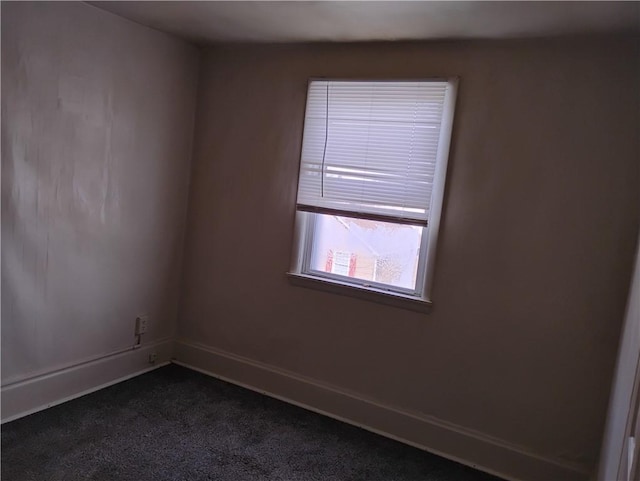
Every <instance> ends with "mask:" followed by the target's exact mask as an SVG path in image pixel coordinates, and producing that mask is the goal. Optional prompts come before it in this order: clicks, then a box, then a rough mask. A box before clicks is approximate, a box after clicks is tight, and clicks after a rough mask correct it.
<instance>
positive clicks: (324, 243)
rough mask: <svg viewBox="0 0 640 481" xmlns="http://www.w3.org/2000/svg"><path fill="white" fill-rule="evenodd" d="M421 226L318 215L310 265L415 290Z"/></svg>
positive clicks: (325, 271) (356, 277)
mask: <svg viewBox="0 0 640 481" xmlns="http://www.w3.org/2000/svg"><path fill="white" fill-rule="evenodd" d="M422 231H423V229H422V227H419V226H412V225H404V224H394V223H391V222H382V221H374V220H367V219H356V218H353V217H343V216H337V215H325V214H316V216H315V226H314V237H313V246H312V252H311V262H310V268H311V270H313V271H316V272H318V273H330V274H337V275H340V276H345V277H350V278H354V279H360V280H363V281H371V283H372V284H374V283H380V284H388V285H391V286H395V287H399V288H402V289H409V290H414V289H415V287H416V276H417V273H418V265H419V258H420V244H421V241H422Z"/></svg>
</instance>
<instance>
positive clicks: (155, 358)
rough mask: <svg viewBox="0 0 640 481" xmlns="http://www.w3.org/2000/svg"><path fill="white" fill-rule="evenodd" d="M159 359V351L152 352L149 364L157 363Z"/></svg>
mask: <svg viewBox="0 0 640 481" xmlns="http://www.w3.org/2000/svg"><path fill="white" fill-rule="evenodd" d="M157 360H158V354H157V353H155V352H152V353H151V354H149V364H155V363H156V361H157Z"/></svg>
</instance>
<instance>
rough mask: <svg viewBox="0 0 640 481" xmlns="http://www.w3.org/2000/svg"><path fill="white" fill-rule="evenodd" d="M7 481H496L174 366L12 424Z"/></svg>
mask: <svg viewBox="0 0 640 481" xmlns="http://www.w3.org/2000/svg"><path fill="white" fill-rule="evenodd" d="M1 474H2V480H3V481H31V480H38V481H44V480H47V481H58V480H59V481H74V480H100V481H102V480H109V481H111V480H122V481H127V480H134V481H165V480H167V481H168V480H176V481H177V480H180V481H200V480H220V481H243V480H282V481H314V480H323V481H324V480H332V481H338V480H340V481H346V480H352V481H356V480H357V481H391V480H394V481H400V480H402V481H405V480H407V481H409V480H411V481H414V480H415V481H453V480H456V481H498V480H497V478H494V477H492V476H489V475H486V474H483V473H481V472H479V471H475V470H473V469H471V468H467V467H464V466H462V465H459V464H457V463H454V462H451V461H447V460H445V459H442V458H440V457H437V456H433V455H430V454H428V453H425V452H422V451H420V450H418V449H415V448H412V447H409V446H405V445H403V444H400V443H398V442H395V441H392V440H389V439H386V438H384V437H382V436H378V435H375V434H372V433H369V432H367V431H364V430H362V429H358V428H356V427H353V426H349V425H347V424H344V423H341V422H338V421H335V420H332V419H329V418H326V417H324V416H320V415H318V414H314V413H311V412H309V411H305V410H304V409H301V408H297V407H295V406H291V405H289V404H286V403H284V402H280V401H277V400H275V399H271V398H269V397H266V396H262V395H260V394H257V393H254V392H251V391H248V390H245V389H242V388H240V387H237V386H233V385H231V384H227V383H224V382H222V381H218V380H216V379H213V378H210V377H208V376H205V375H203V374H200V373H197V372H194V371H191V370H188V369H185V368H182V367H179V366H176V365H170V366H166V367H163V368H160V369H158V370H156V371H153V372H151V373H148V374H145V375H143V376H139V377H137V378H134V379H131V380H129V381H126V382H123V383H120V384H117V385H115V386H112V387H110V388H107V389H103V390H101V391H98V392H96V393H93V394H90V395H87V396H84V397H82V398H79V399H76V400H74V401H70V402H67V403H65V404H62V405H60V406H56V407H53V408H51V409H47V410H46V411H42V412H39V413H36V414H33V415H31V416H28V417H26V418H22V419H19V420H17V421H13V422H11V423H7V424H5V425H3V426H2V465H1Z"/></svg>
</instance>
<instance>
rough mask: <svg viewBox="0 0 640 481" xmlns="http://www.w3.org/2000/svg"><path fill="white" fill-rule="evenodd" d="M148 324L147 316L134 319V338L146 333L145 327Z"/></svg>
mask: <svg viewBox="0 0 640 481" xmlns="http://www.w3.org/2000/svg"><path fill="white" fill-rule="evenodd" d="M148 324H149V316H138V317H136V336H139V335H140V334H144V333H145V332H147V325H148Z"/></svg>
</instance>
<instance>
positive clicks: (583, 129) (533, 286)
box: [178, 38, 640, 471]
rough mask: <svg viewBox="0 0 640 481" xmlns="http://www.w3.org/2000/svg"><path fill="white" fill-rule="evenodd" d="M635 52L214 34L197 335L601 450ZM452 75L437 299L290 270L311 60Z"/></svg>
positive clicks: (624, 224)
mask: <svg viewBox="0 0 640 481" xmlns="http://www.w3.org/2000/svg"><path fill="white" fill-rule="evenodd" d="M639 55H640V50H639V48H638V41H637V39H632V38H626V39H625V38H617V39H615V38H590V39H589V38H584V39H572V40H562V39H560V40H545V41H496V42H477V43H466V42H457V43H456V42H453V43H433V44H426V43H424V44H419V43H417V44H393V43H390V44H378V45H376V44H373V45H366V44H364V45H363V44H360V45H355V44H351V45H317V46H253V47H252V46H227V47H219V48H210V49H208V50H207V51H206V54H205V56H204V61H203V67H202V73H201V79H200V82H201V83H200V88H201V90H200V95H199V112H198V115H197V121H196V146H195V149H196V150H195V154H194V155H195V157H194V164H193V180H192V188H191V191H190V207H189V222H188V227H187V242H186V250H185V252H186V258H185V284H184V290H183V295H184V297H183V302H182V303H181V312H180V318H179V324H178V334H179V336H180V337H181V338H182V339H185V340H187V341H189V342H195V343H201V344H203V345H205V346H210V347H212V348H215V349H218V350H222V351H224V352H227V353H231V354H233V355H238V356H243V357H246V358H249V359H252V360H255V361H258V362H262V363H266V364H269V365H272V366H275V367H277V368H281V369H286V370H288V371H293V372H295V373H298V374H300V375H303V376H306V377H308V378H312V379H316V380H319V381H321V382H323V383H328V384H330V385H334V386H338V387H341V388H344V389H346V390H348V391H349V392H353V393H356V394H358V393H360V394H362V395H363V396H366V397H368V398H370V399H374V400H378V401H380V402H382V403H385V404H388V405H392V406H397V407H399V408H402V409H406V410H408V411H411V412H418V413H423V414H426V415H428V416H432V417H433V418H434V419H439V420H442V421H445V422H448V423H453V424H455V425H457V426H463V427H465V428H467V429H470V430H474V431H475V432H479V433H482V434H483V435H487V436H489V437H491V438H492V439H497V440H502V441H504V442H505V443H508V444H509V445H512V446H519V447H521V448H522V449H523V450H525V451H527V452H529V453H532V454H534V455H540V456H543V457H546V458H549V459H552V460H559V461H561V462H567V463H574V464H575V465H577V466H579V467H581V468H582V469H584V470H585V471H593V469H594V468H595V464H596V461H597V457H598V452H599V447H600V441H601V436H602V432H603V425H604V418H605V411H606V407H607V399H608V393H609V388H610V385H611V378H612V373H613V368H614V363H615V357H616V348H617V343H618V339H619V334H620V327H621V322H622V318H623V315H624V309H625V301H626V296H627V292H628V289H629V279H630V274H631V264H632V260H633V254H634V248H635V243H636V237H637V234H638V223H639V221H638V219H639V217H640V205H639V202H638V192H639V190H640V163H639V162H638V158H639V157H640V147H639V145H638V136H637V126H638V124H639V121H640V118H639V112H640V109H639V103H638V91H637V88H638V85H639V84H640V72H639V67H638V62H637V59H638V56H639ZM452 75H459V76H460V79H461V80H460V89H459V97H458V107H457V112H456V117H455V121H454V132H453V142H452V151H451V157H450V164H449V173H448V179H447V188H446V194H445V205H444V211H443V220H442V227H441V232H440V243H439V252H438V254H437V263H436V270H435V281H434V290H433V301H434V309H433V312H432V313H431V314H428V315H425V314H419V313H415V312H412V311H407V310H402V309H398V308H394V307H390V306H384V305H379V304H375V303H371V302H367V301H364V300H359V299H354V298H349V297H342V296H336V295H333V294H331V293H326V292H320V291H315V290H311V289H305V288H301V287H295V286H292V285H290V284H289V283H288V281H287V279H286V277H285V271H286V270H287V268H288V266H289V261H290V254H291V241H292V235H293V220H294V205H295V196H296V180H297V173H298V164H299V155H300V148H301V138H302V124H303V117H304V106H305V94H306V85H307V79H308V78H309V77H320V76H324V77H340V78H342V77H359V78H413V77H418V78H419V77H432V76H452ZM276 394H277V393H276ZM502 441H498V442H502Z"/></svg>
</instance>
